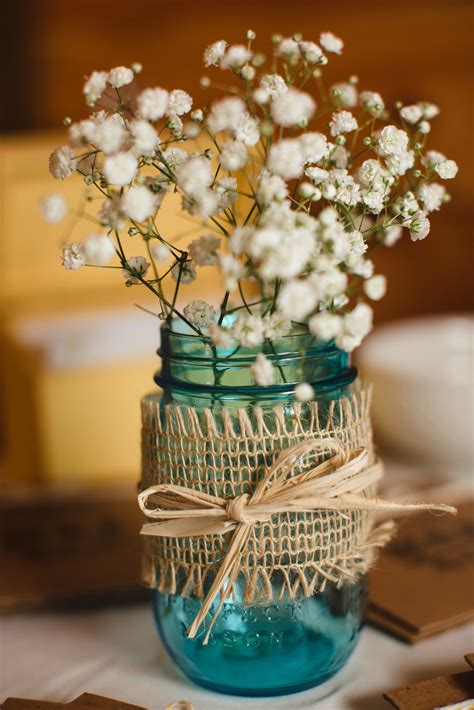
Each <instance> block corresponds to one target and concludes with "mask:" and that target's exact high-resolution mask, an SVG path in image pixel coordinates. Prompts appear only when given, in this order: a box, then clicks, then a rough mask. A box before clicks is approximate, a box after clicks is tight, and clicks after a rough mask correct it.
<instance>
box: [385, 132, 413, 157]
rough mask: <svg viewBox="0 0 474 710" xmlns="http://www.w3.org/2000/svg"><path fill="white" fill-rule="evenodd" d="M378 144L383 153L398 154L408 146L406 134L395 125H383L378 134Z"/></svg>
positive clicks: (403, 151)
mask: <svg viewBox="0 0 474 710" xmlns="http://www.w3.org/2000/svg"><path fill="white" fill-rule="evenodd" d="M378 145H379V148H380V150H381V151H382V153H383V154H384V155H400V154H402V153H405V152H406V150H407V147H408V134H407V133H406V131H403V130H401V129H400V128H397V127H396V126H385V128H383V129H382V131H381V132H380V136H379V141H378Z"/></svg>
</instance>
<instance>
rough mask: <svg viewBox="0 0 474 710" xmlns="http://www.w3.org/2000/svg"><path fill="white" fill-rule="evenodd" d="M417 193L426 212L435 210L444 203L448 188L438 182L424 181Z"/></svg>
mask: <svg viewBox="0 0 474 710" xmlns="http://www.w3.org/2000/svg"><path fill="white" fill-rule="evenodd" d="M417 195H418V199H419V201H420V202H421V204H422V205H423V210H424V211H425V212H435V211H436V210H439V208H440V207H441V205H442V204H443V202H444V199H445V196H446V190H445V188H444V186H443V185H440V184H439V183H437V182H432V183H423V184H422V185H420V186H419V188H418V192H417Z"/></svg>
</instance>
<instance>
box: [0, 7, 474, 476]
mask: <svg viewBox="0 0 474 710" xmlns="http://www.w3.org/2000/svg"><path fill="white" fill-rule="evenodd" d="M473 20H474V4H473V3H472V1H470V0H451V1H448V0H437V1H436V0H430V1H428V0H417V2H413V1H411V2H409V1H408V0H397V2H394V3H388V2H387V3H380V2H375V1H372V0H370V1H369V0H358V2H353V1H352V0H331V2H328V1H327V0H325V1H324V2H323V0H313V1H311V2H308V0H305V1H302V0H272V1H271V2H265V1H255V0H254V1H253V2H251V1H250V0H239V2H227V1H226V0H220V1H218V0H201V1H200V2H197V1H196V0H173V1H171V0H168V1H165V0H134V1H133V2H129V3H118V2H116V0H100V2H97V0H81V1H80V2H76V3H68V2H64V1H63V0H19V1H17V2H7V3H4V4H3V6H2V28H1V30H0V31H1V33H2V37H0V40H1V41H0V53H1V55H2V56H1V65H2V67H3V69H4V74H5V80H4V82H3V89H4V99H3V101H2V107H1V108H0V111H1V114H0V131H1V136H0V147H1V160H0V264H1V267H2V278H1V279H0V299H1V301H0V345H1V346H2V353H3V358H2V364H3V366H4V367H3V378H2V380H1V381H0V387H1V389H0V409H1V411H2V414H1V420H2V421H3V425H2V431H3V439H4V442H5V445H4V449H6V450H7V452H8V450H9V448H10V449H12V450H14V455H13V457H12V456H10V459H9V458H8V456H7V461H9V460H10V464H7V468H8V467H9V468H10V470H12V466H13V474H14V475H19V474H18V471H20V470H22V471H23V477H26V478H28V477H29V474H28V471H30V470H31V469H32V467H34V468H35V471H36V474H38V475H37V477H38V478H48V477H49V479H54V480H56V479H57V478H60V477H61V476H62V475H64V476H65V477H67V476H70V477H72V478H74V477H75V476H77V477H79V478H80V477H81V471H86V472H88V473H87V474H84V475H85V476H86V477H87V475H90V477H92V478H94V477H96V476H97V477H99V478H100V477H101V476H103V475H105V473H106V469H107V467H109V468H110V471H109V473H110V474H111V475H114V474H115V473H117V472H119V471H120V472H121V473H124V472H125V473H126V472H127V471H129V472H130V473H131V474H132V476H135V475H137V472H138V436H137V432H138V427H139V417H138V406H137V402H138V399H139V396H140V394H141V393H143V391H144V390H145V389H147V388H148V389H151V388H152V386H153V383H152V372H153V369H154V367H156V364H155V357H154V354H153V352H152V348H150V352H149V355H148V354H146V355H145V354H144V353H143V352H141V351H139V349H138V350H137V352H135V353H128V355H127V357H128V358H129V359H128V360H127V357H125V358H123V357H122V359H120V358H119V359H118V360H117V358H116V359H115V360H114V364H113V366H112V364H111V363H107V361H106V360H103V359H102V360H100V358H99V360H97V358H96V359H95V360H94V357H95V355H94V357H92V356H91V357H92V360H91V362H92V365H91V363H90V362H89V365H87V363H86V365H87V367H85V366H84V363H80V366H77V363H76V364H74V362H75V361H74V357H73V355H74V356H75V355H76V354H77V353H76V352H75V348H76V343H79V341H80V342H81V343H84V342H85V341H86V340H87V338H89V339H90V337H91V336H90V333H91V332H92V330H94V328H96V326H94V328H92V326H90V325H89V321H87V320H85V321H84V322H83V323H82V322H80V321H79V322H78V325H77V331H74V333H73V334H72V335H71V333H70V331H69V330H68V329H67V328H69V326H67V328H66V330H67V333H66V330H65V329H64V320H63V321H54V317H56V316H55V314H57V313H58V312H62V313H63V315H64V312H66V313H69V311H75V312H77V311H87V310H93V309H94V308H96V307H97V306H96V304H100V306H101V307H105V306H108V305H110V304H112V305H114V306H117V305H119V306H120V307H121V308H122V307H123V304H125V303H134V302H137V301H139V302H143V301H144V297H142V294H141V295H140V296H138V295H137V294H138V289H132V290H133V293H131V291H132V290H128V289H124V288H123V285H122V283H121V279H120V278H117V277H116V272H103V271H101V270H98V269H97V270H95V269H94V270H89V271H88V272H87V273H84V272H85V271H86V270H83V271H81V272H80V273H79V274H76V273H74V274H70V273H66V272H65V271H64V270H63V269H62V267H61V266H60V263H59V243H60V241H61V239H63V238H64V234H63V233H62V231H61V229H60V228H59V227H57V226H55V227H54V228H48V227H46V226H45V225H43V224H42V223H41V218H40V216H39V212H38V201H39V198H40V197H41V195H42V194H44V193H45V192H47V191H55V190H58V189H60V191H61V192H62V193H63V194H65V195H66V196H68V197H73V196H74V195H75V194H77V191H78V189H80V187H81V186H80V184H79V185H77V183H75V184H73V183H71V184H69V183H67V184H64V185H63V184H61V185H59V186H58V184H57V183H55V182H54V181H53V180H52V178H50V176H49V174H48V169H47V157H48V154H49V152H51V150H52V149H53V148H54V147H55V146H56V145H57V144H58V143H59V142H63V141H65V139H66V129H65V128H64V126H63V125H62V120H63V118H64V117H65V116H71V117H72V118H73V120H77V119H80V118H83V117H84V116H86V115H87V112H88V109H87V107H86V106H85V103H84V99H83V96H82V85H83V80H84V76H85V75H87V74H89V73H90V72H91V71H92V70H94V69H109V68H111V67H113V66H116V65H121V64H123V65H130V64H131V63H132V62H134V61H139V62H141V63H142V64H143V66H144V71H143V74H142V75H141V76H140V82H141V83H142V84H143V86H152V85H153V84H156V85H161V86H164V87H165V88H167V89H173V88H182V89H184V90H186V91H188V92H189V93H191V95H192V96H193V97H194V99H195V105H197V106H199V105H202V104H203V103H206V102H207V101H209V100H210V99H211V98H212V97H213V96H214V94H213V92H212V91H210V90H205V89H203V88H202V87H201V86H200V84H199V79H200V77H201V76H202V75H203V74H204V73H205V70H204V68H203V65H202V61H201V58H202V52H203V49H204V48H205V46H206V45H207V44H209V43H210V42H213V41H215V40H218V39H226V40H227V41H229V42H230V43H236V42H244V41H245V33H246V30H247V29H249V28H251V29H253V30H255V32H256V34H257V42H256V44H257V46H258V47H260V48H262V49H263V51H267V53H268V51H269V50H270V47H271V35H272V33H274V32H279V33H281V34H283V35H286V36H288V35H291V34H294V33H295V32H300V33H302V34H303V35H304V37H305V38H306V39H309V40H315V41H317V40H318V37H319V34H320V32H321V31H324V30H330V31H332V32H334V33H335V34H336V35H338V36H340V37H342V38H343V40H344V42H345V48H344V52H343V54H342V56H340V57H337V56H335V55H331V60H330V63H329V66H328V67H327V70H326V76H327V78H328V83H333V82H336V81H342V80H347V79H348V77H349V76H350V75H352V74H356V75H358V76H359V88H360V89H368V90H373V91H378V92H380V93H381V94H382V96H383V97H384V99H385V102H386V105H387V106H390V105H392V104H393V103H394V102H395V101H396V100H401V101H402V102H404V103H411V102H413V101H417V100H421V99H424V100H428V101H432V102H434V103H435V104H438V105H439V106H440V108H441V114H440V116H439V117H437V118H436V119H434V120H433V122H432V124H433V129H432V132H431V134H430V136H429V146H430V147H432V148H435V149H437V150H440V151H442V152H443V153H444V154H446V155H447V156H448V157H449V158H452V159H454V160H456V162H457V163H458V164H459V166H460V171H459V174H458V176H457V178H456V180H454V181H452V183H449V184H447V187H448V189H449V191H450V193H451V194H452V202H451V203H450V204H449V205H448V206H446V207H445V208H444V209H443V210H442V211H441V212H440V213H434V214H433V215H432V231H431V234H430V235H429V236H428V238H427V239H425V240H424V241H422V242H417V243H412V242H410V240H409V238H408V237H407V236H405V237H404V239H403V240H402V241H401V242H400V243H398V244H397V245H396V247H395V248H393V249H380V250H379V251H378V253H376V255H375V256H374V260H375V262H376V268H377V271H378V273H384V274H386V276H387V277H388V283H389V288H388V293H387V296H386V297H385V298H384V299H383V300H382V301H381V302H380V303H378V304H376V309H375V310H376V320H377V321H378V322H380V321H383V320H389V319H393V318H396V317H400V316H405V315H415V314H420V313H434V312H443V311H444V312H446V311H466V310H469V309H472V306H473V300H472V266H473V261H472V247H471V244H472V234H471V224H472V217H473V215H472V211H471V200H472V198H471V195H472V182H473V171H472V160H473V150H472V148H473V146H472V135H473V130H472V125H473V121H472V89H473V82H472V31H473ZM222 76H224V75H222ZM225 78H226V79H228V77H225ZM79 182H80V181H79ZM74 185H75V186H74ZM175 212H177V209H176V210H175ZM174 219H175V215H171V213H170V220H171V221H170V225H171V226H173V225H174V224H175V222H173V220H174ZM176 224H177V223H176ZM86 229H87V226H86V225H83V226H82V227H80V228H79V230H78V231H77V232H75V233H74V238H78V239H80V238H81V236H83V234H84V232H85V230H86ZM210 281H211V279H207V280H206V289H209V288H214V286H213V284H212V283H210ZM195 293H196V290H195V289H193V295H195ZM53 316H54V317H53ZM25 318H26V319H27V322H26V324H25V323H24V322H23V320H21V319H25ZM52 318H53V320H51V319H52ZM28 319H30V320H28ZM35 319H36V320H35ZM37 319H40V320H37ZM41 319H43V320H41ZM104 322H105V321H104ZM81 323H82V325H81ZM56 324H57V328H58V333H59V332H60V333H61V335H60V336H57V337H56V335H55V328H56ZM96 330H98V331H99V332H100V331H101V326H100V327H99V326H97V328H96ZM94 332H95V331H94ZM110 337H112V336H110ZM114 337H117V338H118V340H117V342H119V339H120V332H117V333H116V336H114ZM137 337H138V336H137ZM46 341H47V342H46ZM58 343H59V345H58ZM99 345H100V344H99ZM99 345H98V344H97V342H96V341H94V343H92V345H91V347H92V350H93V351H94V353H96V351H97V349H98V348H99ZM108 345H109V346H110V338H109V339H108ZM87 347H89V344H88V343H87ZM58 348H59V350H58ZM94 348H95V350H94ZM109 349H110V347H109ZM65 350H66V355H65V354H64V353H65ZM86 350H87V348H86ZM58 352H59V355H58ZM147 352H148V351H147ZM68 353H69V355H68ZM87 353H89V350H87ZM87 353H86V355H87ZM89 354H90V353H89ZM69 356H71V357H69ZM58 357H59V359H60V360H61V357H62V358H63V359H62V360H61V363H62V364H61V363H60V366H58ZM84 357H86V356H84ZM88 357H89V355H88ZM68 358H69V359H68ZM86 360H87V357H86ZM111 362H112V361H111ZM64 363H65V364H64ZM114 368H115V369H114ZM148 383H149V385H150V386H149V387H148ZM25 429H27V430H28V432H29V437H28V444H27V445H25V440H24V432H25ZM77 437H79V440H80V441H81V444H80V446H78V445H77V442H78V438H77ZM14 439H15V442H16V443H15V444H14V446H13V448H12V441H13V440H14ZM112 439H113V440H114V442H115V444H114V446H113V447H112V448H107V447H105V444H104V442H107V441H109V442H110V441H111V440H112ZM88 447H89V448H88ZM11 462H13V463H11ZM38 472H40V473H38ZM36 474H35V475H36ZM20 477H21V476H20Z"/></svg>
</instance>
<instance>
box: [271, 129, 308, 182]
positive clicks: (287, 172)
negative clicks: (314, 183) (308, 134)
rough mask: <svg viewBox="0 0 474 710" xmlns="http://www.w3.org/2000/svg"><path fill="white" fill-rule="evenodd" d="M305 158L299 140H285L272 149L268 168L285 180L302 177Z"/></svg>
mask: <svg viewBox="0 0 474 710" xmlns="http://www.w3.org/2000/svg"><path fill="white" fill-rule="evenodd" d="M304 163H305V157H304V154H303V151H302V149H301V144H300V142H299V140H298V139H297V138H285V139H284V140H282V141H279V142H278V143H274V144H273V145H272V147H271V148H270V151H269V155H268V161H267V167H268V169H269V170H270V172H272V173H275V174H276V175H280V176H281V177H283V178H285V180H291V179H292V178H297V177H300V175H301V174H302V172H303V166H304Z"/></svg>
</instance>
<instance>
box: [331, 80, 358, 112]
mask: <svg viewBox="0 0 474 710" xmlns="http://www.w3.org/2000/svg"><path fill="white" fill-rule="evenodd" d="M330 93H331V101H332V102H333V103H334V104H335V105H336V106H342V107H343V108H354V106H357V100H358V95H357V89H356V88H355V86H353V84H348V83H347V82H341V83H339V84H333V85H332V86H331V92H330Z"/></svg>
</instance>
